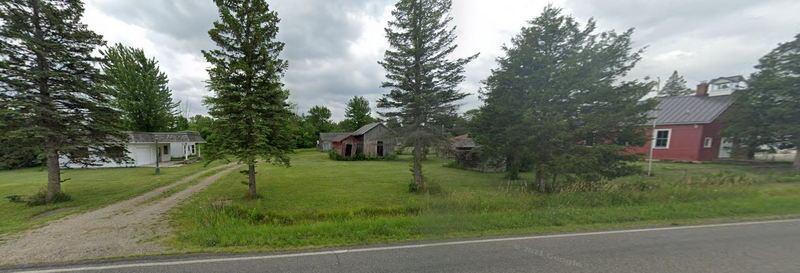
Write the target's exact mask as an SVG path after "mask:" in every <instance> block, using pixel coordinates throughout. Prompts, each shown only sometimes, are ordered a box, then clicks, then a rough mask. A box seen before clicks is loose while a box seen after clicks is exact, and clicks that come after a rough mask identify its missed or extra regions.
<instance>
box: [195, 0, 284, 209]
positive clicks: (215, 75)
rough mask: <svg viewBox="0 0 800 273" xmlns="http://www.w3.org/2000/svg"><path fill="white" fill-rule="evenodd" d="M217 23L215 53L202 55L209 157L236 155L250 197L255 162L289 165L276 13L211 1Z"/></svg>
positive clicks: (230, 0) (246, 1) (249, 4)
mask: <svg viewBox="0 0 800 273" xmlns="http://www.w3.org/2000/svg"><path fill="white" fill-rule="evenodd" d="M214 3H216V5H217V7H218V8H219V17H220V20H218V21H216V22H214V27H213V28H212V29H211V30H209V31H208V34H209V36H211V40H213V41H214V42H215V43H216V44H217V46H218V48H217V49H212V50H208V51H203V55H204V56H205V58H206V60H207V61H208V62H209V63H210V64H211V65H212V66H211V67H210V68H209V69H208V75H209V77H210V79H209V81H208V86H209V88H210V89H211V90H212V91H213V95H212V96H210V97H207V98H206V100H205V103H206V104H207V106H208V108H209V114H211V116H212V117H214V119H215V121H214V124H213V126H214V127H213V129H214V130H213V135H214V136H215V137H214V140H215V141H214V143H211V145H210V146H211V147H212V151H211V152H212V156H213V158H220V157H222V156H224V155H231V156H235V157H236V158H237V159H238V161H239V162H241V163H244V164H246V165H247V166H248V169H247V171H246V173H247V176H248V182H247V184H248V186H249V190H250V196H251V197H252V198H257V197H258V192H257V190H256V163H257V162H259V160H261V161H262V162H271V163H273V164H277V165H283V166H287V167H288V166H289V157H288V156H287V154H288V153H290V152H291V151H292V148H293V146H294V143H293V138H292V134H291V128H290V124H289V123H290V120H291V117H292V113H291V111H290V108H289V107H290V105H289V103H287V101H286V100H287V98H288V97H289V92H288V91H287V90H286V89H284V87H283V83H282V82H281V78H282V77H283V74H284V71H285V70H286V68H287V62H286V61H284V60H282V59H280V58H279V57H278V56H279V54H280V52H281V51H282V50H283V47H284V43H283V42H280V41H277V40H276V35H277V34H278V22H279V21H280V19H279V18H278V14H277V13H276V12H275V11H271V10H270V9H269V6H268V5H267V3H266V2H265V1H264V0H215V1H214Z"/></svg>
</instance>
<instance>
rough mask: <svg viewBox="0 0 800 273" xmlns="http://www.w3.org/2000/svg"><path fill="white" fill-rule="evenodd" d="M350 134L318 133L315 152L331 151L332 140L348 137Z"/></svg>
mask: <svg viewBox="0 0 800 273" xmlns="http://www.w3.org/2000/svg"><path fill="white" fill-rule="evenodd" d="M349 135H350V133H319V140H317V150H319V151H320V152H327V151H330V150H331V149H333V140H334V139H338V138H340V137H344V136H349Z"/></svg>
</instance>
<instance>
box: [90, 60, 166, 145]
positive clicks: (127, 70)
mask: <svg viewBox="0 0 800 273" xmlns="http://www.w3.org/2000/svg"><path fill="white" fill-rule="evenodd" d="M102 53H103V55H104V56H105V57H106V60H105V62H103V65H102V68H103V73H104V74H105V76H106V81H105V84H104V87H105V88H107V89H108V92H109V93H111V94H113V95H114V97H115V100H114V105H115V106H116V107H117V108H118V109H120V110H121V111H122V118H123V122H124V123H123V124H124V127H125V129H127V130H131V131H142V132H165V131H168V130H170V129H174V128H172V127H173V124H174V123H176V122H180V121H179V120H176V118H178V116H177V114H178V110H177V107H178V104H179V103H178V102H173V101H172V90H170V89H169V87H168V86H167V85H168V84H169V80H168V79H167V75H166V74H164V72H161V70H160V69H159V68H158V62H157V61H156V60H155V59H152V58H149V59H148V58H147V56H145V55H144V51H143V50H141V49H138V48H132V47H127V46H124V45H122V44H116V45H114V46H113V47H111V48H109V49H108V50H105V51H103V52H102Z"/></svg>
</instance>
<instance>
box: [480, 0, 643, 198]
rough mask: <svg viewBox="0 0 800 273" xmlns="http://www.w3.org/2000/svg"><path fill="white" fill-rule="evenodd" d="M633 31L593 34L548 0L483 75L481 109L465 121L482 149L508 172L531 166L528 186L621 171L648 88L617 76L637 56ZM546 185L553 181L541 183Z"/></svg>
mask: <svg viewBox="0 0 800 273" xmlns="http://www.w3.org/2000/svg"><path fill="white" fill-rule="evenodd" d="M631 34H632V31H631V30H629V31H626V32H624V33H621V34H618V33H615V32H613V31H608V32H602V33H596V32H595V22H594V21H593V20H589V22H588V23H587V24H586V26H585V27H581V26H580V24H579V23H578V22H576V21H575V19H574V18H572V17H571V16H568V15H562V14H561V10H560V9H557V8H554V7H551V6H548V7H546V8H545V9H544V11H543V12H542V14H541V15H540V16H539V17H537V18H535V19H533V20H531V21H530V22H529V25H528V26H526V27H524V28H522V31H521V33H520V34H519V35H517V36H516V37H514V38H513V39H512V41H511V45H510V46H508V47H504V51H505V56H502V57H500V58H498V63H499V67H498V68H497V69H495V70H493V71H492V74H491V75H490V76H489V78H487V79H486V81H485V90H484V91H483V97H484V101H485V105H484V106H483V107H482V108H481V110H480V111H479V112H478V114H477V116H476V117H475V118H474V121H473V122H471V123H472V125H473V129H472V130H471V132H472V134H471V135H472V136H473V137H474V138H475V139H476V141H477V142H478V143H481V144H482V147H483V150H484V152H486V154H487V155H489V156H492V157H497V158H504V159H505V161H506V164H507V171H508V172H509V176H510V177H511V178H517V177H518V174H519V172H520V171H522V170H527V169H532V170H533V171H534V172H535V180H534V182H535V183H533V184H531V185H530V188H531V189H534V188H536V189H538V190H539V191H542V192H546V191H549V190H550V189H552V186H553V185H552V184H554V183H556V182H557V181H559V179H561V180H570V181H595V180H598V179H602V178H610V177H615V176H620V175H626V174H629V173H631V172H634V171H636V167H635V166H632V165H630V164H626V163H627V162H629V161H633V160H636V159H637V158H636V157H635V156H631V155H626V154H624V153H623V152H622V151H623V150H624V148H625V147H624V144H626V143H628V144H631V145H640V144H644V140H645V139H644V136H643V135H642V134H641V130H640V129H641V125H642V124H645V123H647V115H646V113H647V111H648V110H649V109H651V108H652V107H653V103H654V102H653V101H644V102H641V101H639V99H640V98H641V97H642V96H644V95H645V94H646V93H647V92H648V90H651V87H652V84H650V83H642V82H638V81H626V80H623V79H622V77H624V76H625V75H626V73H627V72H628V71H629V70H630V69H631V68H633V66H634V64H635V63H636V62H637V61H638V60H639V59H640V51H632V50H631V40H630V37H631ZM548 184H551V186H550V187H548Z"/></svg>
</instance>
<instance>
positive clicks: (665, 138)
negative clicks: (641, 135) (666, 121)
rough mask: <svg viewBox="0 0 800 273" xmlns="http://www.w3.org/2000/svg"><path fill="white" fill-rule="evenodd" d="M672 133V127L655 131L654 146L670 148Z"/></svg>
mask: <svg viewBox="0 0 800 273" xmlns="http://www.w3.org/2000/svg"><path fill="white" fill-rule="evenodd" d="M671 134H672V130H670V129H660V130H656V131H655V136H656V137H655V139H654V140H653V148H660V149H668V148H669V139H670V135H671Z"/></svg>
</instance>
